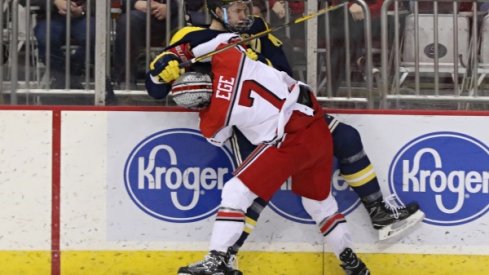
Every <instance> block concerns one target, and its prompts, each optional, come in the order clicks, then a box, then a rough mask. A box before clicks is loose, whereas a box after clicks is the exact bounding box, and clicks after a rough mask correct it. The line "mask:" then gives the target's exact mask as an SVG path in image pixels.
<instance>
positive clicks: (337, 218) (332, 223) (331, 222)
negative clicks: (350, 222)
mask: <svg viewBox="0 0 489 275" xmlns="http://www.w3.org/2000/svg"><path fill="white" fill-rule="evenodd" d="M342 222H346V220H345V216H343V214H341V213H336V214H334V215H333V216H331V217H329V218H328V219H327V220H326V221H325V223H324V224H323V225H322V226H321V233H322V234H323V235H327V234H328V233H329V232H330V231H331V230H333V229H334V228H335V227H336V225H338V224H339V223H342Z"/></svg>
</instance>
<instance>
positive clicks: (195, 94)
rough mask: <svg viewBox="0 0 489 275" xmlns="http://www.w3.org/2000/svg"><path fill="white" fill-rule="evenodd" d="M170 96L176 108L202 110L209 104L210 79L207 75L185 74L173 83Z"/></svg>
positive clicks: (210, 94)
mask: <svg viewBox="0 0 489 275" xmlns="http://www.w3.org/2000/svg"><path fill="white" fill-rule="evenodd" d="M170 95H172V98H173V101H175V103H176V104H177V105H178V106H181V107H184V108H187V109H191V110H202V109H204V108H206V107H207V106H208V105H209V103H210V102H211V97H212V79H211V77H210V76H209V75H208V74H204V73H199V72H186V73H184V74H182V75H181V76H180V77H179V78H177V79H176V80H175V81H174V82H173V84H172V88H171V91H170Z"/></svg>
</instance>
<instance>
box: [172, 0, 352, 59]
mask: <svg viewBox="0 0 489 275" xmlns="http://www.w3.org/2000/svg"><path fill="white" fill-rule="evenodd" d="M346 4H348V2H343V3H341V4H338V5H335V6H331V7H326V8H322V9H320V10H318V11H316V12H313V13H310V14H306V15H304V16H302V17H299V18H297V19H295V20H294V21H291V22H289V23H285V24H282V25H280V26H276V27H273V28H271V29H268V30H265V31H262V32H259V33H256V34H254V35H251V36H249V37H248V38H245V39H243V40H240V41H238V42H235V43H231V44H228V45H227V46H225V47H222V48H219V49H217V50H214V51H212V52H208V53H206V54H204V55H201V56H197V57H194V58H192V59H190V60H187V61H185V62H182V63H180V66H179V67H180V68H184V67H188V66H190V65H192V64H194V63H196V62H200V61H202V60H204V59H206V58H209V57H211V56H213V55H215V54H218V53H222V52H224V51H227V50H229V49H231V48H234V47H236V46H237V45H239V44H244V43H247V42H250V41H251V40H254V39H256V38H260V37H262V36H265V35H267V34H269V33H271V32H274V31H278V30H281V29H283V28H286V27H289V26H291V25H293V24H299V23H302V22H304V21H307V20H309V19H311V18H314V17H318V16H320V15H323V14H325V13H327V12H330V11H333V10H336V9H339V8H341V7H343V6H345V5H346Z"/></svg>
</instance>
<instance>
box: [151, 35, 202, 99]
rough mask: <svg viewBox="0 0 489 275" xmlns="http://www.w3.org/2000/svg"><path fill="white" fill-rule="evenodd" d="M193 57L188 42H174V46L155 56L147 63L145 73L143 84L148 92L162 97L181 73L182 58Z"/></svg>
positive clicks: (154, 96) (157, 97)
mask: <svg viewBox="0 0 489 275" xmlns="http://www.w3.org/2000/svg"><path fill="white" fill-rule="evenodd" d="M191 58H193V54H192V52H191V51H190V44H189V43H181V44H175V46H174V47H170V48H168V49H167V50H166V51H164V52H162V53H160V54H159V55H158V56H156V57H155V58H154V59H153V60H152V61H151V63H150V64H149V71H148V72H147V73H146V79H145V86H146V90H147V91H148V94H149V95H150V96H151V97H153V98H156V99H162V98H164V97H166V96H167V95H168V93H169V92H170V90H171V84H172V83H173V81H175V80H176V79H177V78H178V77H179V76H180V75H181V74H182V73H184V72H185V70H184V69H183V68H180V63H182V61H184V60H188V59H191Z"/></svg>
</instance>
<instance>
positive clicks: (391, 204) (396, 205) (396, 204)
mask: <svg viewBox="0 0 489 275" xmlns="http://www.w3.org/2000/svg"><path fill="white" fill-rule="evenodd" d="M384 205H385V208H387V209H389V210H390V211H392V214H393V215H394V218H396V219H398V218H399V215H401V213H400V212H399V210H402V209H405V208H406V206H405V205H404V204H403V203H402V202H401V201H400V200H399V198H398V197H397V195H396V194H391V195H389V196H387V197H385V198H384Z"/></svg>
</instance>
